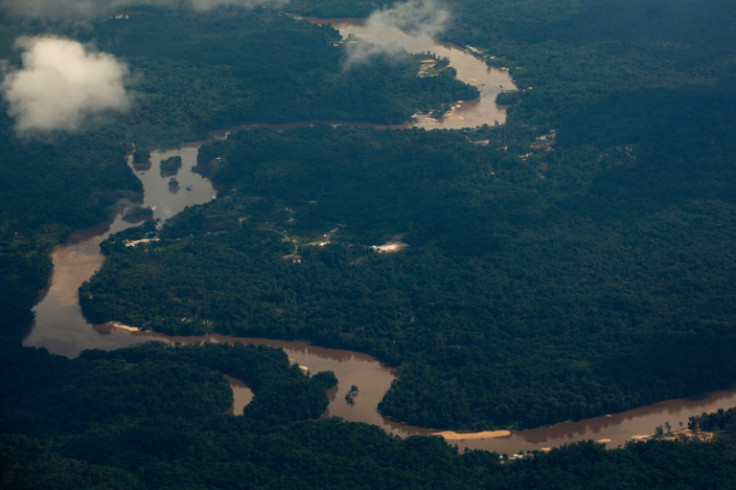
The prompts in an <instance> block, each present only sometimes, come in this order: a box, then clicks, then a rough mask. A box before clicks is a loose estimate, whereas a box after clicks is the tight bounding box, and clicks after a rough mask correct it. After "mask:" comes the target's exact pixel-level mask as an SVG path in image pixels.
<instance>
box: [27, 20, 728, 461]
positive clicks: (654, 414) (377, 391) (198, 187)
mask: <svg viewBox="0 0 736 490" xmlns="http://www.w3.org/2000/svg"><path fill="white" fill-rule="evenodd" d="M356 28H357V27H356V26H352V27H350V29H352V32H353V33H354V34H355V35H360V33H359V31H358V32H357V33H356V31H355V29H356ZM343 34H344V35H345V31H344V30H343ZM440 48H442V49H448V50H450V51H452V52H451V53H445V52H441V53H440V55H441V56H447V57H449V58H450V62H451V65H453V66H454V64H455V63H458V64H464V65H472V64H473V61H472V60H475V64H476V65H477V66H475V67H472V69H473V70H475V71H473V72H472V73H474V75H471V76H466V75H465V73H466V72H465V71H463V73H461V70H460V69H459V68H460V67H459V66H458V76H459V77H460V78H461V79H462V78H463V77H465V78H464V79H465V80H466V81H468V82H470V83H476V84H478V85H479V88H480V89H481V93H482V100H481V101H476V102H473V103H469V104H464V105H461V106H462V111H460V110H459V109H456V110H455V111H454V113H453V114H451V115H450V116H449V117H448V118H446V119H445V120H444V121H442V122H439V123H438V122H434V123H432V122H431V121H429V122H427V120H426V119H425V120H419V121H418V122H417V123H416V125H417V126H421V127H429V126H431V124H434V125H435V126H436V127H453V128H456V127H459V126H462V127H473V126H477V125H480V124H484V123H487V124H491V125H492V124H494V123H495V121H498V122H503V121H504V119H505V115H504V114H503V109H502V108H499V107H497V106H495V102H494V100H495V95H496V94H497V93H498V91H499V90H502V89H513V88H514V87H513V83H512V82H511V80H510V78H508V73H506V72H505V71H502V70H492V69H489V68H488V67H487V66H486V65H485V63H484V62H483V61H482V60H479V59H477V58H475V57H474V56H472V55H471V54H470V53H467V52H465V51H463V50H461V49H459V48H455V47H448V46H440V47H439V48H437V49H440ZM417 49H422V50H424V49H425V48H417ZM430 49H432V48H431V47H427V48H426V50H430ZM456 55H457V56H462V61H455V59H454V57H455V56H456ZM483 73H487V74H488V75H489V77H491V80H492V81H489V80H485V79H483V81H479V78H478V77H479V76H481V75H482V74H483ZM499 77H505V78H501V79H499ZM489 83H490V84H491V85H492V86H489ZM484 98H485V100H483V99H484ZM491 107H492V110H491V109H489V108H491ZM458 117H459V118H461V119H458ZM428 125H429V126H428ZM437 125H439V126H437ZM275 129H278V128H275ZM197 151H198V146H197V145H187V146H182V147H180V148H177V149H172V150H167V151H161V152H152V154H151V162H153V165H152V166H151V168H150V169H148V170H140V169H133V171H134V173H135V175H136V176H137V177H138V178H139V179H140V180H141V182H142V183H143V187H144V202H143V206H146V207H151V208H153V209H154V217H155V218H161V219H164V220H165V219H167V218H170V217H171V216H173V215H175V214H177V213H178V212H180V211H181V210H183V209H184V208H185V207H187V206H191V205H196V204H202V203H205V202H207V201H209V200H211V199H213V198H214V197H215V194H216V193H215V191H214V189H213V188H212V185H211V184H210V182H209V181H207V180H206V179H204V178H202V177H201V176H200V175H198V174H197V173H195V172H193V171H192V167H193V166H194V165H195V164H196V156H197ZM174 155H179V156H181V157H182V160H183V162H182V163H183V165H182V168H181V169H180V170H179V172H178V174H177V175H176V179H177V180H178V182H179V187H178V190H175V189H171V188H170V187H169V185H168V183H169V180H170V177H161V176H160V174H159V169H158V162H159V161H160V160H163V159H166V158H168V157H170V156H174ZM129 226H131V224H129V223H126V222H125V221H123V220H122V219H121V214H118V215H117V216H116V217H115V219H114V220H113V221H112V222H111V223H108V224H105V225H101V226H99V227H96V228H92V229H88V230H81V231H78V232H76V233H74V234H73V235H72V236H71V237H70V238H69V240H67V242H66V243H65V244H63V245H60V246H58V247H56V248H55V249H54V251H53V253H52V257H51V258H52V261H53V265H54V269H53V274H52V277H51V281H50V283H49V286H48V289H47V291H46V292H45V294H44V295H43V296H42V298H41V299H40V300H39V302H38V304H37V305H36V306H35V307H34V313H35V324H34V326H33V328H32V329H31V331H30V333H29V334H28V336H27V337H26V338H25V339H24V341H23V344H24V345H25V346H29V347H30V346H33V347H45V348H46V349H47V350H49V351H50V352H52V353H55V354H59V355H64V356H67V357H75V356H77V355H78V354H79V353H80V352H81V351H82V350H85V349H92V348H95V349H105V350H109V349H116V348H121V347H126V346H130V345H134V344H137V343H141V342H146V341H150V340H163V341H166V342H186V343H202V342H245V343H258V344H266V345H270V346H274V347H279V348H282V349H284V350H285V351H286V353H287V355H288V356H289V358H290V359H292V361H293V362H295V363H298V364H300V365H302V366H305V367H307V368H308V369H309V370H310V372H312V373H317V372H319V371H325V370H331V371H333V372H334V373H335V375H336V376H337V378H338V380H339V385H338V387H337V389H336V390H332V391H331V393H329V395H330V399H331V401H330V405H329V407H328V413H327V414H326V416H338V417H341V418H343V419H345V420H348V421H355V422H364V423H369V424H373V425H377V426H379V427H382V428H383V429H384V430H386V431H387V432H389V433H392V434H397V435H400V436H409V435H427V434H433V433H436V432H437V431H436V430H432V429H428V428H420V427H411V426H407V425H404V424H400V423H396V422H393V421H390V420H387V419H384V418H383V417H382V416H381V415H380V414H379V413H378V410H377V405H378V403H379V402H380V400H381V399H382V398H383V396H384V394H385V393H386V391H387V390H388V389H389V387H390V386H391V382H392V381H393V380H394V379H395V374H394V373H393V372H392V370H390V369H388V368H387V367H385V366H383V365H382V364H381V363H379V362H378V361H377V360H375V359H374V358H372V357H371V356H368V355H366V354H361V353H357V352H351V351H345V350H336V349H327V348H321V347H316V346H312V345H309V344H307V343H302V342H287V341H277V340H267V339H247V338H233V337H223V336H218V335H212V336H207V337H189V338H181V337H178V338H177V337H167V336H164V335H161V334H156V333H152V332H140V331H137V330H136V329H134V328H129V327H125V326H121V325H115V324H106V325H91V324H89V323H88V322H87V321H86V320H85V318H84V317H83V315H82V313H81V309H80V307H79V302H78V297H77V290H78V289H79V286H80V285H81V284H82V282H84V281H86V280H88V279H89V278H90V277H91V276H92V275H93V274H94V272H95V271H97V270H98V269H99V268H100V266H101V265H102V262H103V260H104V256H103V255H102V254H101V253H100V249H99V244H100V243H101V242H102V241H103V240H105V239H106V238H107V237H108V236H109V235H110V233H115V232H118V231H122V230H124V229H125V228H127V227H129ZM231 384H232V385H233V387H234V391H235V393H236V395H237V396H238V398H240V397H241V396H242V397H243V399H244V400H248V399H249V396H248V393H247V392H248V390H247V389H246V388H245V387H243V386H238V384H237V381H231ZM351 385H355V386H357V387H358V388H359V392H358V394H357V396H355V397H354V403H353V404H349V403H347V401H346V400H345V395H347V393H348V390H349V389H350V387H351ZM242 403H244V402H241V404H242ZM734 405H736V389H732V390H725V391H718V392H713V393H709V394H706V395H703V396H702V397H695V398H686V399H677V400H669V401H664V402H660V403H656V404H653V405H650V406H647V407H642V408H638V409H635V410H630V411H628V412H623V413H618V414H613V415H609V416H604V417H598V418H594V419H587V420H582V421H578V422H566V423H562V424H558V425H555V426H551V427H543V428H539V429H532V430H527V431H511V432H508V431H499V432H497V433H488V434H483V433H476V434H462V435H456V434H446V435H445V437H446V438H447V440H448V442H450V443H451V444H457V445H458V447H459V448H460V449H462V448H474V449H486V450H490V451H497V452H499V453H507V454H512V453H517V452H519V451H526V450H533V449H544V448H547V447H556V446H559V445H562V444H566V443H571V442H575V441H580V440H587V439H593V440H600V441H604V442H606V443H607V444H608V446H609V447H616V446H618V445H620V444H624V443H625V442H626V441H627V440H629V439H631V438H632V437H634V436H636V435H640V434H649V433H652V432H653V431H654V428H655V427H657V426H658V425H660V424H664V423H665V422H669V423H670V424H671V425H672V427H674V428H677V427H678V426H679V423H680V422H683V423H687V419H688V417H690V416H692V415H699V414H700V413H702V412H704V411H714V410H716V409H718V408H727V407H730V406H734ZM236 410H242V407H236Z"/></svg>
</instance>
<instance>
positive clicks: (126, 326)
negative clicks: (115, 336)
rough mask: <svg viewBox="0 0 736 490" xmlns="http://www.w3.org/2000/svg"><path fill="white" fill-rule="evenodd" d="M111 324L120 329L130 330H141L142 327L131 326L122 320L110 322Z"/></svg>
mask: <svg viewBox="0 0 736 490" xmlns="http://www.w3.org/2000/svg"><path fill="white" fill-rule="evenodd" d="M110 325H111V326H112V327H113V328H118V329H120V330H127V331H128V332H140V331H141V329H140V328H138V327H131V326H130V325H126V324H124V323H120V322H110Z"/></svg>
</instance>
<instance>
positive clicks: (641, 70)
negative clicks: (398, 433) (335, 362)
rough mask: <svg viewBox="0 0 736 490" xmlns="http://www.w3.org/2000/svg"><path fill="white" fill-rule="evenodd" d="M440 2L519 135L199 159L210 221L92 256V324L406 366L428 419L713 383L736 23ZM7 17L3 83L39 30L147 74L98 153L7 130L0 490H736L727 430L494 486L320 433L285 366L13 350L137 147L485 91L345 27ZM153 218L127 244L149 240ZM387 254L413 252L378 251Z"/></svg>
mask: <svg viewBox="0 0 736 490" xmlns="http://www.w3.org/2000/svg"><path fill="white" fill-rule="evenodd" d="M385 4H386V2H383V1H378V2H376V1H362V0H356V1H355V2H348V3H346V2H336V1H328V2H323V1H320V2H313V1H312V0H294V2H292V3H291V4H290V7H289V8H290V9H291V10H292V11H293V12H299V13H302V14H310V15H320V16H327V17H329V16H338V15H340V16H343V15H348V16H351V15H365V14H367V13H368V12H370V11H371V10H373V9H374V8H376V7H380V6H382V5H385ZM451 9H452V14H453V16H452V18H453V22H452V25H451V26H450V29H449V31H447V32H446V33H445V34H444V36H445V38H446V39H448V40H451V41H454V42H456V43H458V44H461V45H472V46H473V47H474V48H476V49H478V50H479V51H480V52H481V53H483V54H484V55H485V56H486V57H487V60H488V62H489V63H491V64H494V65H498V66H508V67H509V68H510V69H511V73H512V76H513V78H514V79H515V81H516V83H517V85H518V86H519V87H520V88H521V89H522V90H521V91H520V92H518V93H514V94H504V95H503V96H502V98H501V99H500V100H499V102H502V103H504V104H510V107H509V112H508V114H509V118H508V123H507V124H506V125H503V126H499V127H493V128H491V127H484V128H479V129H477V130H467V131H460V132H449V131H436V132H423V131H403V132H390V131H378V130H373V129H365V128H363V129H359V128H348V127H342V128H332V127H330V126H327V125H325V126H323V125H320V124H315V127H314V128H307V127H305V128H303V129H297V130H292V131H285V132H283V133H275V132H272V131H264V130H254V131H250V132H244V133H240V134H238V135H237V136H234V137H231V139H230V140H228V141H225V142H218V143H212V144H210V145H208V146H206V147H205V148H203V150H202V152H201V158H202V163H203V165H202V168H204V169H208V172H209V175H210V176H211V178H212V179H213V180H214V181H215V182H216V183H217V185H218V186H219V196H220V199H218V200H216V201H215V202H213V203H211V204H209V205H207V206H203V207H200V208H197V209H190V210H188V211H186V212H185V213H183V214H182V215H181V216H179V217H177V219H175V220H172V221H171V222H169V223H168V224H167V225H166V226H165V227H164V229H163V230H161V232H160V238H161V240H160V241H158V242H153V243H151V244H149V245H145V246H140V247H127V248H126V247H124V246H122V240H121V237H113V238H112V239H111V240H110V241H108V242H107V243H105V245H104V249H105V251H106V253H107V254H108V255H109V256H110V258H111V260H109V261H107V263H106V265H105V267H104V268H103V269H102V270H101V271H100V273H99V274H98V275H97V276H96V277H95V278H94V279H93V280H92V281H91V282H90V283H89V284H86V285H85V286H84V287H83V289H82V291H81V293H80V298H81V302H82V304H83V306H84V308H85V311H86V312H88V314H89V315H90V317H91V318H92V319H98V320H102V319H114V320H121V321H125V322H126V323H131V324H136V325H140V326H143V327H147V328H154V329H157V330H161V331H166V332H176V333H201V332H205V331H209V330H211V329H213V328H214V329H216V330H218V331H221V332H224V333H246V334H252V335H269V336H273V337H282V338H308V339H310V340H313V341H315V342H318V343H321V344H324V345H329V346H339V347H349V348H353V349H358V350H361V351H366V352H370V353H373V354H375V355H377V356H379V357H380V358H381V359H383V360H385V361H387V362H389V363H391V364H393V365H395V366H398V368H399V380H398V382H397V383H396V384H395V385H394V386H393V388H392V390H391V391H390V392H389V394H388V396H387V397H386V399H385V400H384V402H383V403H382V405H381V410H382V411H383V412H384V413H387V414H391V415H393V416H395V417H396V418H399V419H402V420H407V421H412V422H415V423H419V424H424V425H428V426H435V427H440V426H442V427H453V428H490V427H493V426H515V427H524V426H532V425H540V424H545V423H550V422H553V421H557V420H563V419H567V418H579V417H586V416H589V415H594V414H601V413H605V412H609V411H613V410H618V409H623V408H628V407H631V406H634V405H641V404H645V403H648V402H650V401H653V400H657V399H662V398H667V397H672V396H678V395H683V394H687V393H693V392H696V391H701V390H707V389H710V388H715V387H722V386H726V385H730V384H732V383H733V380H734V377H735V376H734V375H735V374H736V361H734V359H733V356H732V353H733V352H734V347H736V337H735V336H734V326H735V325H734V318H736V296H735V294H734V290H733V284H734V280H736V276H735V275H734V271H735V270H736V268H735V267H734V264H736V260H735V258H736V257H734V253H736V252H734V250H733V247H732V244H733V243H734V240H735V239H736V236H734V234H735V233H736V223H734V219H735V217H736V209H735V207H734V206H736V202H734V199H735V196H736V189H735V188H734V186H735V184H736V174H735V172H736V167H734V165H733V155H734V154H736V139H735V138H736V127H735V126H736V119H735V118H734V117H733V107H736V100H735V97H736V96H735V95H734V94H736V90H734V89H735V88H736V52H735V51H734V47H735V46H736V40H734V35H736V34H735V33H734V31H733V29H732V26H731V25H730V23H729V21H730V19H733V18H734V15H736V12H735V9H736V4H734V3H733V2H732V1H730V0H710V1H709V2H707V6H703V3H702V2H696V1H694V0H672V1H670V2H668V3H667V5H666V6H665V5H656V4H655V3H652V2H635V1H633V0H622V1H620V2H578V1H570V0H560V1H555V2H544V1H541V0H529V1H524V2H520V1H518V0H498V1H494V2H487V1H482V0H458V1H455V2H452V5H451ZM1 20H2V22H1V25H0V54H1V55H2V58H3V59H7V60H9V62H10V63H11V65H12V64H18V63H19V55H18V52H17V51H13V50H12V42H13V39H15V38H16V37H17V36H18V35H20V34H34V33H38V32H42V31H41V29H43V32H48V31H49V30H51V31H54V32H55V33H56V34H62V35H73V36H74V37H77V38H79V37H80V36H82V37H85V38H86V39H84V40H88V41H92V42H93V43H94V44H95V45H96V46H98V47H99V48H100V49H101V50H104V51H106V52H110V53H113V54H115V55H116V56H118V57H119V58H121V59H122V60H124V61H126V62H127V63H128V65H129V66H130V68H131V71H132V73H133V75H134V76H133V77H132V78H133V79H134V80H136V85H135V87H134V90H135V92H136V97H135V107H134V108H133V110H131V111H130V112H129V113H128V114H125V115H122V116H120V117H119V118H118V119H116V120H115V121H114V122H113V123H112V124H109V125H107V126H104V127H101V128H98V129H97V130H96V131H95V132H90V133H76V134H53V135H50V136H49V137H48V138H46V139H22V138H18V137H17V136H16V135H15V134H14V132H13V129H12V123H13V121H11V120H10V119H9V118H8V117H7V116H5V115H4V113H5V111H4V110H3V115H2V116H0V141H2V144H3V158H2V163H0V177H1V178H2V179H1V180H2V182H3V183H5V185H4V186H3V187H2V189H0V202H2V207H1V208H0V297H2V298H3V301H1V302H0V333H1V336H0V348H1V349H2V356H0V359H2V363H3V366H2V367H3V369H2V370H1V371H0V381H1V382H2V386H0V392H1V393H2V409H1V410H0V448H1V449H0V451H1V452H2V455H3V456H2V458H1V461H0V486H2V487H3V488H55V487H65V488H70V487H73V488H84V487H93V486H100V485H105V486H108V487H115V488H128V487H130V488H145V487H152V488H162V487H197V486H199V487H208V488H220V487H222V488H238V487H240V486H251V487H269V486H270V487H279V488H283V487H289V486H294V487H302V488H308V487H319V488H331V487H338V486H339V487H345V486H350V487H355V488H360V487H366V488H367V487H373V488H375V487H381V486H387V487H388V486H393V487H432V488H443V487H453V488H457V487H466V488H483V487H488V488H596V487H599V488H613V487H616V488H620V487H627V488H652V487H675V486H679V487H684V488H729V487H731V486H732V485H733V483H732V482H733V480H734V476H736V475H734V468H736V465H734V464H733V462H734V457H735V455H736V450H734V446H733V441H734V440H733V433H734V428H733V417H734V416H733V412H732V411H723V412H721V413H717V414H713V415H706V416H703V417H701V418H698V419H694V420H693V421H691V425H693V427H699V428H701V429H717V430H718V431H720V433H719V434H718V435H717V437H716V441H715V442H714V443H701V442H696V441H691V442H678V443H673V442H668V441H663V440H653V441H649V442H644V443H632V444H630V445H628V446H627V447H625V448H621V449H617V450H612V451H605V450H603V448H602V446H600V445H596V444H593V443H583V444H576V445H572V446H568V447H564V448H561V449H557V450H553V451H552V452H550V453H549V454H548V455H544V454H536V455H533V457H529V458H524V459H522V460H521V461H516V462H510V463H507V464H503V465H502V464H500V462H499V459H498V456H497V455H493V454H489V453H483V452H468V453H465V454H462V455H460V454H458V453H457V451H455V450H454V449H453V448H451V447H449V446H448V445H446V444H445V443H443V442H442V441H441V440H439V439H437V438H420V437H415V438H409V439H406V440H399V439H397V438H392V437H389V436H387V435H385V434H384V433H382V432H381V431H380V430H379V429H377V428H374V427H367V426H364V425H360V424H347V423H342V422H339V421H335V420H314V419H315V418H317V417H319V416H320V415H321V414H322V413H323V411H324V407H325V406H326V398H325V396H324V390H325V389H326V388H328V387H330V386H334V382H335V380H334V375H333V376H332V377H330V375H329V374H328V373H324V374H322V373H320V374H317V375H315V376H314V377H311V378H307V377H305V376H303V375H301V373H299V372H298V370H297V369H294V368H291V367H289V366H288V362H287V361H286V360H285V358H284V356H283V355H282V354H281V353H279V352H277V351H271V350H266V349H256V348H241V347H226V346H207V347H202V348H177V349H173V348H166V347H162V346H158V345H150V346H144V347H139V348H137V349H129V350H123V351H120V352H114V353H102V352H91V353H87V354H85V355H83V356H82V357H81V358H80V359H75V360H67V359H62V358H58V357H56V356H52V355H49V354H47V353H46V352H44V351H42V350H40V351H37V350H32V349H23V348H21V347H20V346H19V343H18V339H19V337H20V336H21V335H22V333H23V330H24V328H26V327H27V326H28V324H29V322H30V321H31V320H32V314H31V311H30V307H31V305H32V304H33V302H34V301H35V300H36V298H37V297H38V294H39V292H40V291H41V290H42V288H43V287H44V285H45V284H46V282H47V280H48V277H49V275H50V272H51V270H50V262H49V259H48V254H49V252H50V251H51V249H52V248H53V246H54V245H55V244H57V243H59V242H60V241H62V240H64V238H65V237H66V236H68V234H69V233H70V232H71V231H72V230H75V229H79V228H84V227H87V226H91V225H93V224H96V223H99V222H101V221H104V220H105V219H106V218H107V217H108V216H109V213H110V211H111V209H112V206H113V204H114V203H115V202H116V201H117V200H118V199H119V198H129V199H135V198H136V197H137V196H138V194H139V193H140V190H141V189H140V184H139V183H138V182H137V181H136V179H135V178H134V177H133V175H132V173H131V172H130V171H129V169H128V168H127V166H126V165H125V155H126V154H128V153H129V152H130V151H131V150H132V149H135V150H136V151H135V153H134V157H133V158H134V161H137V162H138V163H142V162H146V161H148V160H149V157H150V152H149V150H150V149H152V148H154V147H158V146H161V145H169V144H173V143H180V142H182V141H192V140H197V139H202V138H204V137H205V135H206V133H207V132H209V131H212V130H216V129H223V128H227V127H231V126H237V125H243V124H248V123H285V122H293V121H299V122H302V123H309V122H317V123H318V122H319V121H325V122H329V121H342V122H359V121H364V122H372V123H380V124H387V123H395V122H401V121H405V120H407V119H408V117H410V116H411V114H413V113H414V112H415V111H417V110H421V111H423V112H432V111H433V110H436V109H437V108H441V107H443V104H445V103H446V102H448V101H451V100H454V99H470V98H472V97H473V96H474V95H475V94H476V92H475V91H474V90H473V89H472V88H469V87H467V86H464V85H462V84H460V83H458V82H457V81H455V80H454V79H453V78H452V71H451V70H442V71H441V72H439V74H438V75H437V76H432V77H417V76H416V74H417V71H418V60H417V59H415V58H413V57H410V56H407V57H404V58H401V59H399V60H389V59H387V58H378V59H376V61H375V63H374V64H373V65H370V66H363V67H359V68H357V69H354V70H348V71H344V70H342V65H341V62H342V51H341V47H340V46H339V44H340V42H339V38H338V36H337V33H336V32H335V31H334V30H332V29H330V28H329V27H326V26H323V27H320V26H317V25H314V24H311V23H308V22H302V21H297V20H295V19H294V18H292V17H290V16H288V15H284V14H283V13H281V12H279V11H276V10H273V9H271V8H259V9H255V10H253V11H248V12H241V11H239V10H236V9H223V10H219V11H216V12H214V13H209V14H196V15H193V14H181V13H178V14H175V15H170V14H167V13H163V12H160V11H157V10H155V9H146V10H142V11H140V12H138V14H137V15H133V16H131V17H130V19H128V20H126V21H118V20H113V19H107V20H103V19H100V20H97V21H95V22H93V23H92V24H91V25H90V28H89V29H87V30H84V31H83V32H82V33H81V34H80V33H79V32H78V31H73V30H71V29H75V28H74V27H70V26H68V25H64V26H52V25H46V24H44V25H40V24H39V25H31V24H22V23H16V22H13V21H10V20H8V19H5V18H2V19H1ZM133 145H135V146H133ZM218 157H219V158H221V159H222V160H221V161H220V162H219V163H218V165H206V164H208V163H210V162H212V161H214V160H215V159H216V158H218ZM144 226H145V227H144V228H142V229H141V230H140V231H130V232H128V234H126V236H127V237H130V238H135V237H138V236H140V234H143V233H152V232H154V231H155V227H154V226H153V225H151V224H148V225H144ZM397 235H403V236H402V238H401V239H402V240H403V241H404V242H406V243H408V244H409V247H408V248H406V249H404V250H401V251H400V252H397V253H394V254H385V253H378V252H377V251H375V250H374V249H372V248H371V246H372V245H380V244H382V243H385V242H386V241H388V240H391V239H393V238H394V237H395V236H397ZM322 242H325V244H324V245H323V246H320V245H319V244H320V243H322ZM296 259H298V260H296ZM142 285H145V287H143V286H142ZM182 318H187V321H186V322H182V321H181V319H182ZM223 374H230V375H234V376H236V377H238V378H239V379H243V380H244V381H246V382H247V383H248V384H249V385H250V386H251V388H252V389H253V390H254V392H255V393H256V398H255V400H254V402H252V403H251V404H250V405H249V406H248V408H247V409H246V413H245V415H244V416H243V417H230V416H225V415H222V412H223V411H224V410H225V409H227V407H228V405H229V402H230V395H229V393H228V389H227V384H226V382H225V381H224V378H223ZM653 430H654V428H653ZM695 467H697V468H698V469H699V471H698V472H694V471H692V468H695ZM614 468H615V471H612V469H614Z"/></svg>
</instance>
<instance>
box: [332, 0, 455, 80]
mask: <svg viewBox="0 0 736 490" xmlns="http://www.w3.org/2000/svg"><path fill="white" fill-rule="evenodd" d="M449 20H450V13H449V11H448V10H447V9H446V8H445V7H444V6H443V5H441V4H440V3H439V1H438V0H409V1H407V2H403V3H397V4H394V5H393V6H392V7H390V8H384V9H381V10H377V11H375V12H373V13H372V14H371V15H370V16H369V17H368V19H366V21H365V24H364V25H363V26H362V27H361V28H360V29H359V31H360V34H359V36H358V37H357V39H354V41H356V42H349V43H346V45H345V46H346V48H345V49H346V52H347V59H346V61H345V68H350V67H351V66H355V65H359V64H362V63H367V62H370V60H371V59H372V58H374V57H375V56H379V55H388V56H399V55H402V54H404V53H406V52H407V51H415V50H421V49H423V47H426V46H428V45H431V42H429V41H431V39H432V38H434V37H436V36H437V35H438V34H440V33H441V32H442V31H444V29H445V27H446V25H447V23H448V22H449ZM397 30H398V31H397Z"/></svg>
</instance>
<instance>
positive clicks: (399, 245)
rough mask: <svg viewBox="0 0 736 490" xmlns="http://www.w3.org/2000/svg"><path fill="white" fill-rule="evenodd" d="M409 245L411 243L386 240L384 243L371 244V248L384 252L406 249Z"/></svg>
mask: <svg viewBox="0 0 736 490" xmlns="http://www.w3.org/2000/svg"><path fill="white" fill-rule="evenodd" d="M408 246H409V244H407V243H404V242H386V243H384V244H383V245H371V248H372V249H373V250H378V251H379V252H383V253H394V252H398V251H399V250H402V249H405V248H406V247H408Z"/></svg>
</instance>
